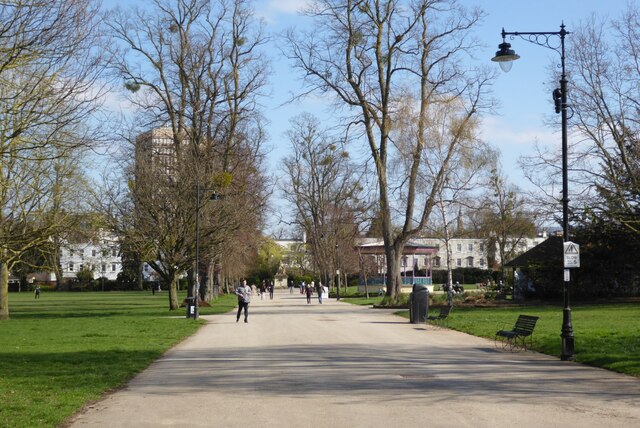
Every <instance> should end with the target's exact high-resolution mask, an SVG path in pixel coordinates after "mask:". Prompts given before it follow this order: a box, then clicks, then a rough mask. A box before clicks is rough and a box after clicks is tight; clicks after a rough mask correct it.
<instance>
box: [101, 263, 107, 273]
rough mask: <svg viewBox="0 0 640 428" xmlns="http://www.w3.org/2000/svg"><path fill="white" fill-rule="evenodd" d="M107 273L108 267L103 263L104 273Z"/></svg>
mask: <svg viewBox="0 0 640 428" xmlns="http://www.w3.org/2000/svg"><path fill="white" fill-rule="evenodd" d="M106 271H107V265H106V264H105V263H102V272H106Z"/></svg>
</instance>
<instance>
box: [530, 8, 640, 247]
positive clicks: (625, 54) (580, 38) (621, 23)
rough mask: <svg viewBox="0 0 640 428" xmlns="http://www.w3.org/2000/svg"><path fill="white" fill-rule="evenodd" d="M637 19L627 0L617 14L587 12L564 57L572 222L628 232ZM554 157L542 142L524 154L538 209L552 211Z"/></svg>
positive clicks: (639, 69) (639, 192)
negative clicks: (602, 222) (604, 15)
mask: <svg viewBox="0 0 640 428" xmlns="http://www.w3.org/2000/svg"><path fill="white" fill-rule="evenodd" d="M639 24H640V11H639V9H638V7H637V5H635V4H632V3H629V6H628V8H627V10H626V11H625V12H624V13H623V14H622V15H621V16H619V17H618V18H617V19H608V18H602V17H597V16H595V15H594V16H591V17H590V18H589V19H587V20H586V21H584V22H582V23H579V24H578V25H577V26H576V28H575V29H574V30H573V31H572V33H571V37H570V38H568V39H567V40H569V41H570V42H571V45H570V47H569V48H568V49H567V60H566V62H567V70H568V71H569V73H570V76H569V91H568V97H569V105H570V112H571V116H570V118H569V124H570V126H571V129H570V130H571V132H572V133H571V138H570V141H569V142H570V146H569V168H570V171H569V179H570V180H571V186H570V190H571V195H570V204H571V205H570V207H569V208H570V221H572V222H573V223H576V222H580V221H582V220H589V219H606V222H607V223H611V224H615V225H620V226H622V227H623V228H624V229H626V230H628V231H630V232H632V233H633V234H634V235H637V234H638V233H639V232H640V222H639V220H638V213H639V211H638V206H639V201H640V172H639V171H640V153H639V150H638V147H639V146H640V144H639V142H638V140H639V138H638V135H640V127H639V123H640V104H639V101H638V100H639V99H640V66H639V64H640V33H639V30H638V28H639V27H638V25H639ZM559 159H560V154H559V153H558V151H549V150H546V148H544V147H542V148H539V149H538V152H537V153H536V154H535V155H533V156H530V157H527V158H523V159H522V164H523V170H524V171H526V173H527V174H528V178H529V179H530V181H531V182H532V183H534V184H536V185H537V186H538V189H537V192H536V193H537V195H538V196H542V198H540V199H539V201H538V202H539V204H538V205H539V207H540V209H539V212H540V213H553V212H554V213H558V209H557V207H558V205H559V204H560V196H559V191H558V190H559V189H560V186H561V181H560V165H561V162H560V161H559ZM549 217H551V216H549ZM556 217H557V214H556ZM556 220H558V219H557V218H556ZM558 222H559V221H558Z"/></svg>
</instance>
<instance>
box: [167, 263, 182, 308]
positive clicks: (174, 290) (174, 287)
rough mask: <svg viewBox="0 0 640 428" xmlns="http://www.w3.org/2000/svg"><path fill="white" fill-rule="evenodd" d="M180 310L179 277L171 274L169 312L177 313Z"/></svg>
mask: <svg viewBox="0 0 640 428" xmlns="http://www.w3.org/2000/svg"><path fill="white" fill-rule="evenodd" d="M176 309H180V304H179V303H178V275H177V274H176V273H175V272H172V273H171V282H170V283H169V310H172V311H175V310H176Z"/></svg>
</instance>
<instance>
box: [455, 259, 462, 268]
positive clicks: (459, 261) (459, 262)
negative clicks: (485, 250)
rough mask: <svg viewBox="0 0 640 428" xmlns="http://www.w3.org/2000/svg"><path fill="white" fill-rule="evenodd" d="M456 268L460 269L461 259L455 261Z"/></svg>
mask: <svg viewBox="0 0 640 428" xmlns="http://www.w3.org/2000/svg"><path fill="white" fill-rule="evenodd" d="M456 266H458V267H462V259H457V260H456Z"/></svg>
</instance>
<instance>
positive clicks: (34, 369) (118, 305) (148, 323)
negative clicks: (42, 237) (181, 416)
mask: <svg viewBox="0 0 640 428" xmlns="http://www.w3.org/2000/svg"><path fill="white" fill-rule="evenodd" d="M235 304H236V297H235V296H234V295H227V296H223V297H222V298H220V299H219V300H218V301H217V302H216V304H214V305H213V307H210V308H201V313H202V314H208V313H221V312H227V311H229V310H231V309H232V308H233V307H234V306H235ZM167 307H168V297H167V293H166V292H165V293H156V295H155V296H153V295H151V293H148V292H122V293H118V292H108V293H100V292H86V293H53V292H50V293H43V294H42V297H41V298H40V300H34V298H33V294H32V293H10V295H9V310H10V317H11V319H10V320H8V321H2V322H0V403H1V404H0V426H1V427H52V426H57V425H60V424H61V423H62V422H63V421H64V420H65V419H66V418H68V417H69V416H71V415H73V414H74V413H75V412H76V411H78V410H79V409H80V408H82V406H83V405H84V404H86V403H87V402H89V401H91V400H95V399H98V398H99V397H100V396H101V395H102V394H103V393H104V392H105V391H109V390H111V389H114V388H117V387H119V386H121V385H123V384H124V383H125V382H126V381H128V380H129V379H131V378H132V377H133V376H134V375H135V374H136V373H138V372H140V371H141V370H143V369H144V368H145V367H147V366H148V365H149V364H150V363H151V362H153V361H154V360H156V359H157V358H158V357H160V356H161V355H162V354H163V353H164V352H165V351H166V350H167V349H169V348H170V347H171V346H173V345H174V344H176V343H178V342H180V341H181V340H183V339H184V338H185V337H187V336H189V335H191V334H192V333H193V332H195V331H196V330H197V329H198V327H199V326H200V325H201V324H202V323H203V321H201V320H197V321H195V320H191V319H186V317H185V310H184V309H182V310H180V311H173V312H171V311H169V310H167Z"/></svg>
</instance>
